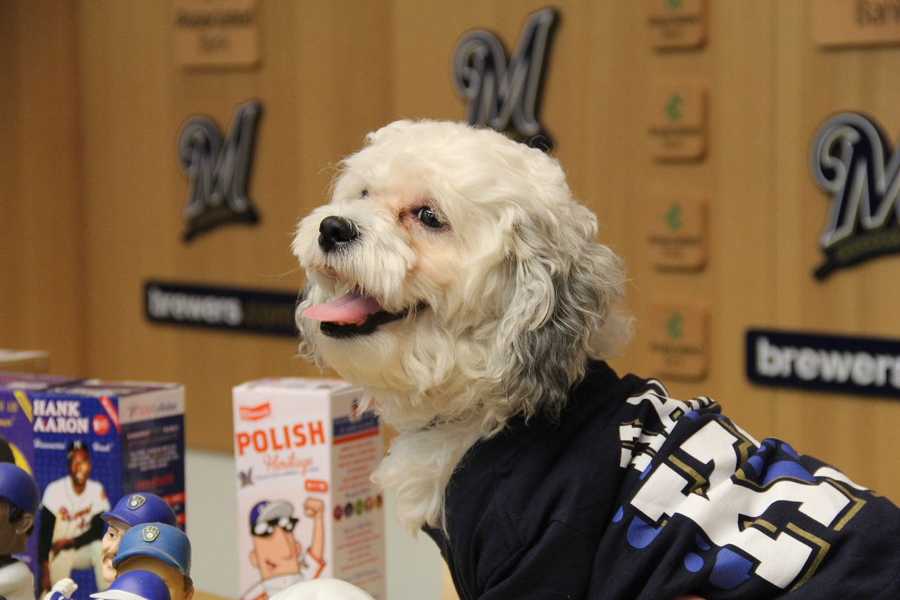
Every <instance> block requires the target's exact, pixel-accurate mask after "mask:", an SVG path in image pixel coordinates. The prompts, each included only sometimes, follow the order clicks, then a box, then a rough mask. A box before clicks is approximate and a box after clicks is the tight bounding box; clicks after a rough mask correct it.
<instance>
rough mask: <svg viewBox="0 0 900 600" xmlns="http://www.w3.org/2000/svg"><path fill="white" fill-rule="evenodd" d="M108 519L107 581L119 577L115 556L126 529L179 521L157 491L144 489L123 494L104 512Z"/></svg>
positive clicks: (104, 542) (104, 546) (104, 557)
mask: <svg viewBox="0 0 900 600" xmlns="http://www.w3.org/2000/svg"><path fill="white" fill-rule="evenodd" d="M100 518H102V519H103V520H104V521H105V522H106V533H104V534H103V540H102V541H101V547H102V552H103V554H102V560H103V565H102V567H103V578H104V579H105V580H106V582H107V583H112V582H113V581H114V580H115V579H116V569H115V567H113V560H114V559H115V557H116V553H117V552H118V551H119V544H120V543H121V541H122V536H124V535H125V532H126V531H128V530H129V529H131V528H132V527H135V526H137V525H142V524H144V523H165V524H166V525H172V526H174V525H175V521H176V517H175V511H173V510H172V507H170V506H169V505H168V504H167V503H166V501H165V500H163V499H162V498H160V497H159V496H157V495H156V494H150V493H140V494H128V495H126V496H122V498H120V499H119V501H118V502H116V505H115V506H114V507H113V508H112V510H110V511H109V512H105V513H103V514H102V515H100Z"/></svg>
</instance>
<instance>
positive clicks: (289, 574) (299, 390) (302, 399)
mask: <svg viewBox="0 0 900 600" xmlns="http://www.w3.org/2000/svg"><path fill="white" fill-rule="evenodd" d="M362 396H363V391H362V389H360V388H357V387H353V386H350V385H349V384H347V383H344V382H342V381H336V380H325V379H298V378H293V379H266V380H260V381H253V382H250V383H245V384H243V385H240V386H238V387H236V388H234V431H235V442H234V454H235V459H236V463H237V470H238V473H237V476H238V538H239V545H238V552H239V561H240V582H241V598H242V600H257V599H259V600H265V598H267V597H269V596H271V595H273V594H275V593H276V592H278V591H280V590H282V589H284V588H285V587H287V586H289V585H291V584H293V583H296V582H297V581H302V580H306V579H313V578H316V577H337V578H340V579H344V580H346V581H349V582H351V583H353V584H355V585H357V586H359V587H361V588H363V589H365V590H366V591H368V592H369V593H370V594H371V595H372V596H374V597H375V598H376V599H378V600H384V598H385V588H384V511H383V508H382V497H381V494H380V493H379V492H378V491H377V489H376V488H375V486H374V484H372V482H371V481H370V475H371V473H372V471H373V470H374V469H375V467H376V466H377V465H378V463H379V461H380V460H381V457H382V454H383V452H384V449H383V440H382V436H381V428H380V425H379V422H378V417H377V416H376V415H375V414H374V412H372V411H361V410H360V403H361V401H362Z"/></svg>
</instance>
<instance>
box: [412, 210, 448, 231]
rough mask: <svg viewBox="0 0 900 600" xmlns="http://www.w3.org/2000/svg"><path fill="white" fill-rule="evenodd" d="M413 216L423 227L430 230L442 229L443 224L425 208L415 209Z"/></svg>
mask: <svg viewBox="0 0 900 600" xmlns="http://www.w3.org/2000/svg"><path fill="white" fill-rule="evenodd" d="M415 215H416V218H417V219H419V221H421V222H422V224H423V225H425V227H430V228H431V229H441V228H443V227H444V223H442V222H441V220H440V219H439V218H438V216H437V215H436V214H435V213H434V211H433V210H431V208H429V207H427V206H423V207H422V208H417V209H416V210H415Z"/></svg>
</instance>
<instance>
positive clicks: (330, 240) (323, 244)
mask: <svg viewBox="0 0 900 600" xmlns="http://www.w3.org/2000/svg"><path fill="white" fill-rule="evenodd" d="M358 237H359V229H357V227H356V224H355V223H353V221H351V220H349V219H345V218H344V217H334V216H331V217H325V218H324V219H322V222H321V223H319V248H321V249H322V252H331V251H333V250H336V249H337V248H341V247H343V246H346V245H347V244H350V243H351V242H353V240H355V239H357V238H358Z"/></svg>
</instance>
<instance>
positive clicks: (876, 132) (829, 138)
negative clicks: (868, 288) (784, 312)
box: [812, 112, 900, 279]
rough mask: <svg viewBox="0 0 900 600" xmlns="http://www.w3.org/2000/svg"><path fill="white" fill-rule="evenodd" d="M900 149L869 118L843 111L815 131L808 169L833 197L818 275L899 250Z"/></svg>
mask: <svg viewBox="0 0 900 600" xmlns="http://www.w3.org/2000/svg"><path fill="white" fill-rule="evenodd" d="M898 167H900V153H898V152H893V150H892V149H891V144H890V140H889V139H888V137H887V135H885V133H884V131H883V130H882V129H881V127H880V126H879V125H878V123H876V122H875V121H874V120H873V119H870V118H869V117H867V116H866V115H863V114H860V113H853V112H846V113H840V114H837V115H835V116H833V117H831V118H830V119H828V120H827V121H826V122H825V123H824V124H823V125H822V126H821V127H820V128H819V131H818V132H817V133H816V136H815V138H814V139H813V147H812V170H813V175H814V176H815V178H816V183H817V184H818V185H819V187H820V188H821V189H822V191H823V192H825V193H826V194H828V195H829V196H830V197H831V211H830V216H829V219H828V225H827V227H826V228H825V232H824V233H823V234H822V237H821V238H820V244H821V247H822V251H823V252H824V253H825V262H824V263H822V265H820V266H819V267H818V268H816V270H815V272H814V274H815V276H816V278H817V279H825V278H826V277H828V276H829V275H830V274H831V273H833V272H834V271H836V270H838V269H843V268H846V267H850V266H853V265H856V264H859V263H861V262H863V261H865V260H868V259H870V258H875V257H876V256H881V255H884V254H892V253H896V252H900V204H898V194H900V177H898Z"/></svg>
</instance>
